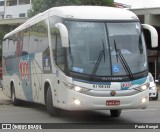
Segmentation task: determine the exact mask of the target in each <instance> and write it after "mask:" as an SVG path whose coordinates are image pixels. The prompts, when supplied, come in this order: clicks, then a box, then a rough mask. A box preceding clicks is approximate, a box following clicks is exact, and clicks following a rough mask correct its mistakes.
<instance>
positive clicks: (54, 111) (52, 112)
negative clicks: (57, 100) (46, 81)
mask: <svg viewBox="0 0 160 132" xmlns="http://www.w3.org/2000/svg"><path fill="white" fill-rule="evenodd" d="M46 105H47V112H48V113H49V115H50V116H56V115H58V114H59V112H60V110H59V109H58V108H56V107H54V105H53V100H52V91H51V88H50V87H49V88H48V90H47V97H46Z"/></svg>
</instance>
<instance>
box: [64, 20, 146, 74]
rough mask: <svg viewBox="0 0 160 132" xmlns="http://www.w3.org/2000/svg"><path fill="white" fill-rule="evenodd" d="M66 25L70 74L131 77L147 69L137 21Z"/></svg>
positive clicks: (143, 45) (68, 22)
mask: <svg viewBox="0 0 160 132" xmlns="http://www.w3.org/2000/svg"><path fill="white" fill-rule="evenodd" d="M65 25H66V26H67V29H68V32H69V41H70V46H69V48H68V49H67V63H68V69H69V71H71V72H75V73H78V74H87V75H92V76H93V75H94V76H118V75H125V76H128V74H135V73H139V72H142V71H145V70H146V69H147V63H146V51H145V44H144V40H143V39H142V38H143V37H142V33H141V29H140V24H139V23H138V22H128V23H105V22H77V21H66V22H65ZM118 50H119V52H120V53H119V55H118V53H117V51H118ZM121 60H123V61H121ZM126 69H127V70H126ZM127 71H129V73H128V72H127Z"/></svg>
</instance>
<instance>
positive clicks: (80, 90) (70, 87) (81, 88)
mask: <svg viewBox="0 0 160 132" xmlns="http://www.w3.org/2000/svg"><path fill="white" fill-rule="evenodd" d="M63 83H64V85H65V86H66V87H67V88H69V89H71V90H74V91H76V92H80V93H83V92H86V91H89V90H90V89H88V88H83V87H80V86H75V85H73V84H69V83H67V82H65V81H63Z"/></svg>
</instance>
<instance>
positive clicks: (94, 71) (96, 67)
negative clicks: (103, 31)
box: [92, 39, 105, 78]
mask: <svg viewBox="0 0 160 132" xmlns="http://www.w3.org/2000/svg"><path fill="white" fill-rule="evenodd" d="M102 44H103V49H102V50H101V51H100V52H99V55H98V59H97V61H96V64H95V66H94V68H93V71H92V78H93V77H94V75H95V73H96V71H97V69H98V67H99V64H100V62H101V60H102V57H103V55H104V62H105V47H104V41H103V39H102Z"/></svg>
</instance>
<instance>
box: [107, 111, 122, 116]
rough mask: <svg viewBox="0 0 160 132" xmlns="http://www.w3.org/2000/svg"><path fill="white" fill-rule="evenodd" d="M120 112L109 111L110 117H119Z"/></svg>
mask: <svg viewBox="0 0 160 132" xmlns="http://www.w3.org/2000/svg"><path fill="white" fill-rule="evenodd" d="M121 112H122V110H110V114H111V117H119V116H120V115H121Z"/></svg>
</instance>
